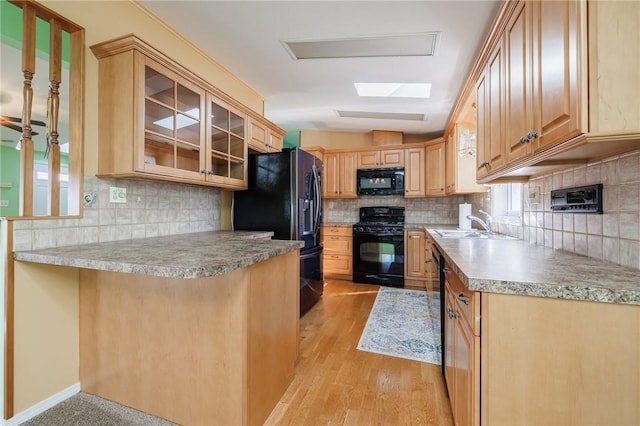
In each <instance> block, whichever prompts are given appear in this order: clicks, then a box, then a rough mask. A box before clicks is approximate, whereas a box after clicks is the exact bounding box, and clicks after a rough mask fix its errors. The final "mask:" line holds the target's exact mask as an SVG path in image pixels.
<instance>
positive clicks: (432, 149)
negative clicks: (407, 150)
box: [425, 139, 446, 196]
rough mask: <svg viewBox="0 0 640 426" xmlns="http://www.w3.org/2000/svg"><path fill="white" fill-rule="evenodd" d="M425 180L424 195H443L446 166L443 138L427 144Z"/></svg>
mask: <svg viewBox="0 0 640 426" xmlns="http://www.w3.org/2000/svg"><path fill="white" fill-rule="evenodd" d="M425 150H426V152H425V154H426V159H427V169H426V175H427V182H426V191H425V194H426V195H430V196H440V195H445V167H446V160H445V157H446V155H445V154H446V143H445V141H444V139H442V140H441V141H440V142H437V143H434V144H430V145H427V147H426V149H425Z"/></svg>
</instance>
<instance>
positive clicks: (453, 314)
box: [447, 308, 456, 319]
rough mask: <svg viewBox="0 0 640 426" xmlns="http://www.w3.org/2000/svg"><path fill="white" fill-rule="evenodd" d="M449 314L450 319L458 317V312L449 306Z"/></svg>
mask: <svg viewBox="0 0 640 426" xmlns="http://www.w3.org/2000/svg"><path fill="white" fill-rule="evenodd" d="M447 316H448V317H449V319H454V318H455V317H456V313H455V312H453V309H451V308H447Z"/></svg>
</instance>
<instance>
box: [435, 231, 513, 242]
mask: <svg viewBox="0 0 640 426" xmlns="http://www.w3.org/2000/svg"><path fill="white" fill-rule="evenodd" d="M435 232H436V234H438V235H439V236H441V237H442V238H486V239H492V240H515V238H513V237H509V236H508V235H503V234H496V233H494V232H488V231H478V230H475V229H436V230H435Z"/></svg>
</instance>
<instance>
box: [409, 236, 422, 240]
mask: <svg viewBox="0 0 640 426" xmlns="http://www.w3.org/2000/svg"><path fill="white" fill-rule="evenodd" d="M409 238H412V239H413V238H420V235H412V236H410V237H409Z"/></svg>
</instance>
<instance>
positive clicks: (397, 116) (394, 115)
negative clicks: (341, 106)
mask: <svg viewBox="0 0 640 426" xmlns="http://www.w3.org/2000/svg"><path fill="white" fill-rule="evenodd" d="M337 112H338V115H339V116H340V117H345V118H368V119H374V120H411V121H424V119H425V116H424V114H420V113H411V112H375V111H337Z"/></svg>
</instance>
